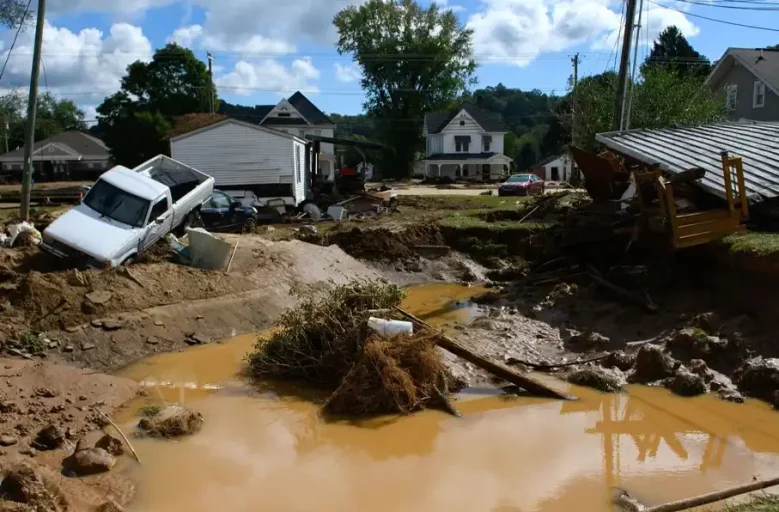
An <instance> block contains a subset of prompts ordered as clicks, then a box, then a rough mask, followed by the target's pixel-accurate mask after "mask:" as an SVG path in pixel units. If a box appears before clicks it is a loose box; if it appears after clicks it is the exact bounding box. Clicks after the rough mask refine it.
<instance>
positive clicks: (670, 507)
mask: <svg viewBox="0 0 779 512" xmlns="http://www.w3.org/2000/svg"><path fill="white" fill-rule="evenodd" d="M777 485H779V478H772V479H770V480H758V481H756V482H751V483H748V484H744V485H739V486H738V487H733V488H731V489H725V490H722V491H715V492H711V493H709V494H702V495H700V496H695V497H693V498H687V499H684V500H679V501H672V502H671V503H666V504H665V505H658V506H657V507H651V508H648V509H645V510H644V512H677V511H679V510H687V509H690V508H693V507H700V506H702V505H708V504H710V503H715V502H717V501H722V500H726V499H728V498H733V497H735V496H740V495H742V494H747V493H749V492H755V491H759V490H762V489H767V488H768V487H774V486H777Z"/></svg>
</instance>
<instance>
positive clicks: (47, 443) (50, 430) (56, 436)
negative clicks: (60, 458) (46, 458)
mask: <svg viewBox="0 0 779 512" xmlns="http://www.w3.org/2000/svg"><path fill="white" fill-rule="evenodd" d="M63 444H65V433H64V432H63V431H62V429H61V428H59V427H58V426H57V425H54V424H53V423H52V424H50V425H49V426H47V427H44V428H43V429H41V431H40V432H38V434H37V435H36V436H35V440H34V441H33V442H32V446H33V448H35V449H36V450H56V449H57V448H59V447H61V446H62V445H63Z"/></svg>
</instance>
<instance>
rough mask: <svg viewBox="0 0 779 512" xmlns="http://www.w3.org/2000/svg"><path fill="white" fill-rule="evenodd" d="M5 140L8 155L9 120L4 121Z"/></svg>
mask: <svg viewBox="0 0 779 512" xmlns="http://www.w3.org/2000/svg"><path fill="white" fill-rule="evenodd" d="M3 127H4V129H3V139H5V152H6V153H8V119H4V123H3Z"/></svg>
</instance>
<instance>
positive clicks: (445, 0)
mask: <svg viewBox="0 0 779 512" xmlns="http://www.w3.org/2000/svg"><path fill="white" fill-rule="evenodd" d="M430 3H431V4H436V5H437V6H438V7H440V8H441V9H447V10H450V11H453V12H462V11H464V10H465V7H463V6H462V5H453V4H450V3H449V0H433V1H432V2H430Z"/></svg>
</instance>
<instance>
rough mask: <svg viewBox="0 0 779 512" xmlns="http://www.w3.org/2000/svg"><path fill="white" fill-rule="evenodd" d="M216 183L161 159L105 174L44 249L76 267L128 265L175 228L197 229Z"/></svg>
mask: <svg viewBox="0 0 779 512" xmlns="http://www.w3.org/2000/svg"><path fill="white" fill-rule="evenodd" d="M213 190H214V179H213V178H212V177H210V176H208V175H206V174H203V173H202V172H200V171H198V170H196V169H193V168H192V167H189V166H186V165H184V164H182V163H180V162H177V161H176V160H173V159H172V158H168V157H166V156H163V155H160V156H157V157H155V158H152V159H151V160H149V161H148V162H145V163H143V164H141V165H139V166H138V167H136V168H134V169H128V168H126V167H122V166H116V167H114V168H112V169H109V170H108V171H106V172H105V173H103V174H102V175H101V176H100V178H98V180H97V181H96V182H95V183H94V185H92V187H91V188H90V189H89V192H87V194H86V196H84V199H83V200H82V201H81V203H79V204H78V205H77V206H75V207H74V208H72V209H71V210H69V211H68V212H67V213H65V214H64V215H62V216H61V217H59V218H58V219H57V220H55V221H54V222H52V223H51V225H49V227H48V228H46V230H45V231H44V232H43V241H42V243H41V248H43V249H44V250H45V251H47V252H49V253H51V254H54V255H55V256H58V257H60V258H67V259H72V260H73V262H74V263H76V264H86V265H88V266H91V267H97V268H107V267H113V266H118V265H122V264H127V263H129V262H131V261H133V259H134V258H135V257H137V256H138V255H139V254H141V253H142V252H143V251H145V250H146V249H148V248H149V247H151V246H152V245H153V244H154V243H155V242H156V241H158V240H159V239H160V238H162V237H164V236H165V235H167V234H168V233H170V232H171V231H173V230H174V229H177V228H180V227H184V226H188V225H190V224H192V223H193V222H194V221H195V220H196V219H197V218H198V216H199V210H200V207H201V206H202V205H203V203H205V202H206V201H207V200H208V199H209V198H210V197H211V194H212V192H213Z"/></svg>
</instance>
